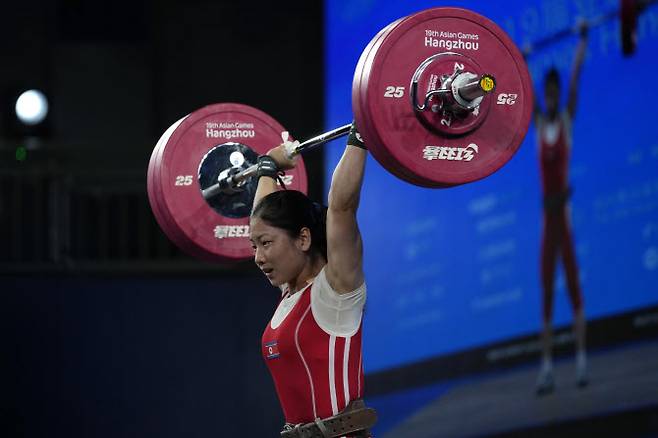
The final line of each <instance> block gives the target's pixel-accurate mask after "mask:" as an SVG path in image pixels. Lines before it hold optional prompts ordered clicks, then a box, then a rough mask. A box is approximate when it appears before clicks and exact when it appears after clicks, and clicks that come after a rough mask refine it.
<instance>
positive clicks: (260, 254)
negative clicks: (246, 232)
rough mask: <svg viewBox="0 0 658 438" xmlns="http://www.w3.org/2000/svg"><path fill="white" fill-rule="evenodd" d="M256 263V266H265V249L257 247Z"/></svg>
mask: <svg viewBox="0 0 658 438" xmlns="http://www.w3.org/2000/svg"><path fill="white" fill-rule="evenodd" d="M254 262H256V265H258V266H263V265H264V264H265V251H263V248H259V247H258V246H257V247H256V252H255V253H254Z"/></svg>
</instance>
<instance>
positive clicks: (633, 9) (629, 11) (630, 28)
mask: <svg viewBox="0 0 658 438" xmlns="http://www.w3.org/2000/svg"><path fill="white" fill-rule="evenodd" d="M620 3H621V4H620V5H619V14H620V18H621V26H620V30H621V51H622V53H623V54H624V56H630V55H632V54H633V53H635V47H636V46H637V14H638V7H637V2H636V1H635V0H621V2H620Z"/></svg>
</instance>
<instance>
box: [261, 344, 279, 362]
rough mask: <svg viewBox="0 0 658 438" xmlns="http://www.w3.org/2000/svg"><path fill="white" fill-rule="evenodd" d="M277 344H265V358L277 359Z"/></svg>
mask: <svg viewBox="0 0 658 438" xmlns="http://www.w3.org/2000/svg"><path fill="white" fill-rule="evenodd" d="M279 356H280V355H279V344H278V343H277V341H270V342H266V343H265V358H266V359H276V358H277V357H279Z"/></svg>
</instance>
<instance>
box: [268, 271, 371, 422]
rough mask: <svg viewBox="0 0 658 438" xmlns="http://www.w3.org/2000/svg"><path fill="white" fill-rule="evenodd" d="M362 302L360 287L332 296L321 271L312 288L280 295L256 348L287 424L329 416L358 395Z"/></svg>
mask: <svg viewBox="0 0 658 438" xmlns="http://www.w3.org/2000/svg"><path fill="white" fill-rule="evenodd" d="M312 300H313V305H312V304H311V302H312ZM364 302H365V285H363V286H362V287H361V288H359V289H357V290H356V291H354V292H350V293H349V294H345V295H338V294H336V293H335V292H334V291H333V290H331V288H330V286H329V285H328V282H327V280H326V277H325V276H324V270H323V271H322V272H320V274H318V276H317V277H316V279H315V281H314V283H313V285H312V286H307V287H306V288H305V289H304V290H302V291H300V292H297V293H296V294H294V295H293V296H292V297H288V296H285V295H284V298H283V299H282V300H281V302H280V303H279V307H278V308H277V311H276V313H275V315H274V317H273V318H272V321H270V323H269V324H268V325H267V327H266V328H265V332H264V333H263V338H262V349H263V358H264V359H265V362H266V364H267V366H268V368H269V369H270V372H271V374H272V378H273V380H274V385H275V387H276V392H277V394H278V396H279V400H280V402H281V407H282V408H283V413H284V416H285V419H286V422H287V423H293V424H298V423H308V422H312V421H314V420H315V419H316V418H326V417H330V416H332V415H335V414H337V413H338V412H339V411H341V410H342V409H344V408H345V406H346V405H347V404H348V403H349V402H350V401H351V400H354V399H357V398H361V397H362V394H363V366H362V352H361V351H362V350H361V314H362V309H363V303H364ZM341 311H342V313H341ZM282 316H283V318H282ZM318 320H319V321H324V322H322V323H318ZM321 325H322V327H321ZM323 327H324V328H323ZM331 332H333V333H331Z"/></svg>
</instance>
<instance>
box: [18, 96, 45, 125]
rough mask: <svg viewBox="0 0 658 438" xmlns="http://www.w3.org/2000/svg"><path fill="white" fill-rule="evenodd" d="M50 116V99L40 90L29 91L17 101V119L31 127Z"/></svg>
mask: <svg viewBox="0 0 658 438" xmlns="http://www.w3.org/2000/svg"><path fill="white" fill-rule="evenodd" d="M47 115H48V99H47V98H46V95H45V94H43V93H42V92H41V91H39V90H27V91H25V92H23V93H22V94H21V95H20V96H18V99H16V117H18V120H20V121H21V122H23V123H25V124H26V125H29V126H34V125H38V124H39V123H41V122H43V120H44V119H45V118H46V116H47Z"/></svg>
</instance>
